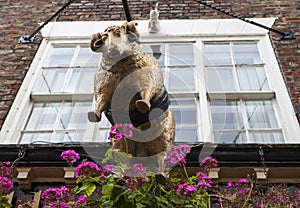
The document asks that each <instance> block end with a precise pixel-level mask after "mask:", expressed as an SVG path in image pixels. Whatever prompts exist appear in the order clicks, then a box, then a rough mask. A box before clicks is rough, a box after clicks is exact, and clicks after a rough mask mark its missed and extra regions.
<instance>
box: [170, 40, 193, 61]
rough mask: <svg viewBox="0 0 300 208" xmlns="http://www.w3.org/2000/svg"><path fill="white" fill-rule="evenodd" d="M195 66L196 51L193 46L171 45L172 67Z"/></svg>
mask: <svg viewBox="0 0 300 208" xmlns="http://www.w3.org/2000/svg"><path fill="white" fill-rule="evenodd" d="M193 64H194V50H193V45H192V44H180V45H179V44H178V45H170V64H169V65H170V66H182V65H193Z"/></svg>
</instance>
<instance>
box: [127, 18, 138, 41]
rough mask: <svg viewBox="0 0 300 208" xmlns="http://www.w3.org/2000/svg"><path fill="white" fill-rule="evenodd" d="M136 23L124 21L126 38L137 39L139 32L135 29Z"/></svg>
mask: <svg viewBox="0 0 300 208" xmlns="http://www.w3.org/2000/svg"><path fill="white" fill-rule="evenodd" d="M137 25H138V24H137V23H136V22H126V23H125V24H124V26H125V30H126V33H127V34H128V40H130V41H132V42H133V41H136V42H138V41H139V38H140V33H139V32H138V31H137V29H136V27H135V26H137Z"/></svg>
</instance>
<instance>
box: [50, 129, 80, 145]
mask: <svg viewBox="0 0 300 208" xmlns="http://www.w3.org/2000/svg"><path fill="white" fill-rule="evenodd" d="M83 137H84V131H78V132H57V133H56V134H55V137H54V141H53V142H56V143H58V142H66V143H78V142H81V141H82V139H83Z"/></svg>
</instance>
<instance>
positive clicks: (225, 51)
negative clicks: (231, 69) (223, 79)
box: [204, 44, 232, 66]
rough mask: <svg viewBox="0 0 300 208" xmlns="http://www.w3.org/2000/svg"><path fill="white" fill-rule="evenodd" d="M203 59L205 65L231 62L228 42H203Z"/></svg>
mask: <svg viewBox="0 0 300 208" xmlns="http://www.w3.org/2000/svg"><path fill="white" fill-rule="evenodd" d="M204 60H205V65H206V66H212V65H213V66H216V65H228V64H232V62H231V52H230V46H229V44H205V45H204Z"/></svg>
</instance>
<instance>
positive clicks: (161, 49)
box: [142, 44, 166, 66]
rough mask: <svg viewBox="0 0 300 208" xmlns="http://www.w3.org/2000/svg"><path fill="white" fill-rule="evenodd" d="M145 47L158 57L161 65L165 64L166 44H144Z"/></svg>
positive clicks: (149, 52)
mask: <svg viewBox="0 0 300 208" xmlns="http://www.w3.org/2000/svg"><path fill="white" fill-rule="evenodd" d="M142 47H143V49H144V50H145V51H146V52H147V53H148V54H149V55H150V56H152V57H154V58H155V59H156V61H157V62H158V64H159V65H160V66H165V56H166V52H165V46H164V45H146V44H143V45H142Z"/></svg>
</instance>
